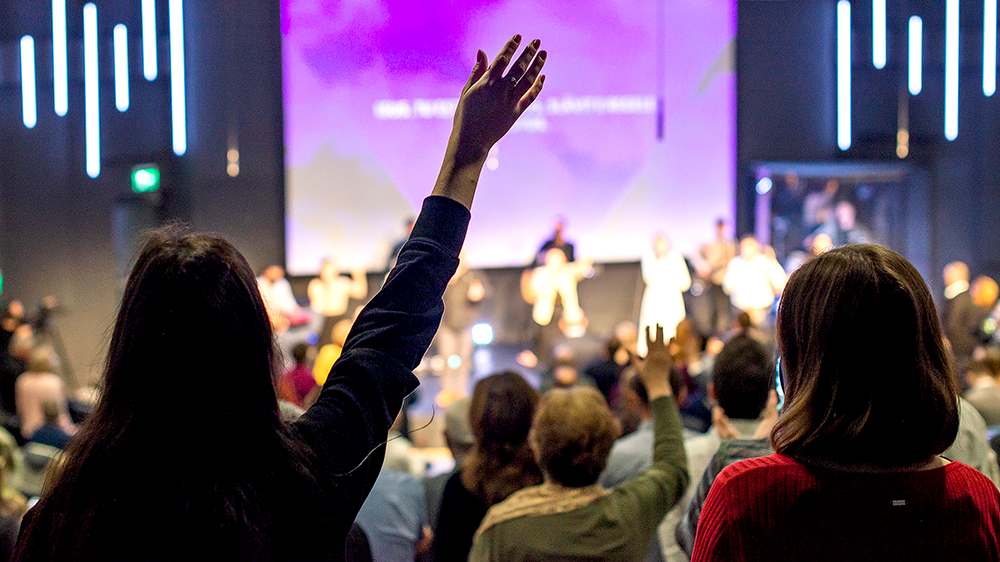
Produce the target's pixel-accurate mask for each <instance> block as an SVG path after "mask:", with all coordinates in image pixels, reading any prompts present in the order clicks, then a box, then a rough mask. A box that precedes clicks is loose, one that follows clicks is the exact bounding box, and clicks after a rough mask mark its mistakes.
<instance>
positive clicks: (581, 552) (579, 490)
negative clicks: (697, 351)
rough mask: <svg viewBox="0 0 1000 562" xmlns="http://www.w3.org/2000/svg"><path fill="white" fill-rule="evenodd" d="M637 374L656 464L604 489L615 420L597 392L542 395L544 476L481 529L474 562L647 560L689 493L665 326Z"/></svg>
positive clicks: (536, 439) (537, 424) (538, 425)
mask: <svg viewBox="0 0 1000 562" xmlns="http://www.w3.org/2000/svg"><path fill="white" fill-rule="evenodd" d="M646 338H647V347H648V349H649V354H648V355H647V357H646V361H645V364H644V365H642V366H641V367H640V368H639V376H640V377H642V382H643V383H644V384H645V385H646V390H647V392H648V394H649V405H650V409H651V410H652V411H653V464H652V466H650V467H649V468H648V469H647V470H646V471H645V472H643V473H641V474H639V475H638V476H636V477H634V478H632V479H631V480H627V481H626V482H624V483H622V484H620V485H619V486H617V487H616V488H614V489H613V490H606V489H604V488H603V487H601V485H600V484H598V481H597V480H598V477H599V476H600V474H601V472H603V470H604V467H605V465H606V464H607V460H608V455H609V454H610V452H611V446H612V444H613V443H614V441H615V438H617V437H618V434H619V433H620V428H619V424H618V420H617V419H615V417H614V416H613V415H612V414H611V410H610V409H608V405H607V403H606V402H605V401H604V398H603V397H602V396H601V394H600V393H599V392H597V390H595V389H593V388H589V387H582V386H577V387H574V388H571V389H568V390H566V389H556V390H551V391H549V392H548V393H547V394H545V396H543V397H542V400H541V402H540V403H539V405H538V413H537V414H535V419H534V422H533V423H532V426H531V434H530V443H531V448H532V449H533V450H534V453H535V458H536V459H537V460H538V465H539V466H540V467H541V469H542V474H544V476H545V482H544V483H543V484H541V485H539V486H532V487H530V488H525V489H523V490H521V491H519V492H515V493H514V494H512V495H511V496H510V497H509V498H507V499H506V500H505V501H503V502H501V503H499V504H497V505H495V506H493V507H492V508H490V510H489V512H487V514H486V517H485V519H483V522H482V524H481V525H480V526H479V530H478V531H477V532H476V537H475V541H474V543H473V546H472V553H471V554H470V555H469V560H470V561H471V562H487V561H489V562H517V561H529V560H530V561H531V562H540V561H546V560H551V561H556V560H605V561H611V560H621V561H628V560H642V559H644V558H645V556H646V553H647V552H649V546H650V543H651V542H652V540H653V538H654V536H655V533H656V528H657V526H659V524H660V522H661V521H663V518H664V516H666V514H667V512H668V511H670V509H671V508H672V507H673V506H674V504H676V503H677V500H679V499H680V497H681V495H682V494H683V493H684V490H685V489H686V488H687V482H688V473H687V460H686V457H685V455H684V441H683V439H682V437H681V421H680V416H679V414H678V412H677V404H676V402H675V401H674V398H673V395H672V392H671V390H670V383H669V381H668V376H669V373H670V368H671V363H672V362H671V359H670V352H669V350H668V349H667V344H666V343H665V342H664V341H663V328H662V327H661V326H658V327H657V329H656V338H655V339H654V338H653V337H651V334H650V331H649V330H647V331H646Z"/></svg>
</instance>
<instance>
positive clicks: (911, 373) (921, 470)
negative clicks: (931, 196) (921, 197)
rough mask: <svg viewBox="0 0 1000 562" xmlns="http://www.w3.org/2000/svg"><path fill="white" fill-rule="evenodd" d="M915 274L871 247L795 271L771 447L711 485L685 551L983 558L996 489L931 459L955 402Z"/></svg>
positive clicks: (993, 552) (725, 556)
mask: <svg viewBox="0 0 1000 562" xmlns="http://www.w3.org/2000/svg"><path fill="white" fill-rule="evenodd" d="M939 326H940V324H939V322H938V320H937V318H936V315H935V311H934V304H933V301H932V299H931V297H930V293H929V292H928V290H927V287H926V285H925V284H924V282H923V280H922V279H921V278H920V274H919V273H918V272H917V271H916V269H914V267H913V266H912V265H910V263H909V262H907V261H906V260H905V259H904V258H903V257H902V256H900V255H898V254H896V253H895V252H892V251H891V250H888V249H885V248H883V247H880V246H873V245H856V246H846V247H844V248H839V249H836V250H831V251H830V252H827V253H826V254H823V255H822V256H820V257H818V258H816V259H814V260H812V261H810V262H808V263H806V264H805V265H803V266H802V268H800V269H799V270H798V271H797V272H795V274H793V275H792V278H791V280H790V281H789V283H788V286H787V287H786V288H785V292H784V297H783V299H782V306H781V309H780V310H779V312H778V325H777V328H778V344H779V349H780V351H781V365H780V367H781V369H780V371H779V372H780V378H781V382H782V387H783V389H784V393H785V404H784V409H783V411H782V413H781V416H780V417H779V418H778V421H777V424H776V425H775V427H774V429H773V431H772V434H771V439H772V442H773V444H774V448H775V450H776V451H777V453H776V454H773V455H769V456H766V457H762V458H758V459H750V460H746V461H741V462H738V463H736V464H734V465H731V466H729V467H728V468H726V469H725V470H723V472H722V474H720V475H719V478H718V479H717V480H716V482H715V483H714V484H713V485H712V488H711V491H710V492H709V497H708V500H707V501H706V503H705V507H704V510H703V511H702V512H701V515H700V517H699V521H698V528H697V535H696V540H695V544H694V553H693V556H692V559H693V560H694V561H696V562H698V561H702V560H713V561H722V560H765V559H766V560H991V559H996V557H997V553H998V552H1000V492H998V491H997V488H996V486H995V485H994V484H993V483H992V482H990V480H989V479H988V478H986V477H985V476H983V475H982V474H980V473H979V472H977V471H975V470H973V469H972V468H970V467H968V466H966V465H964V464H962V463H960V462H957V461H949V460H947V459H946V458H943V457H941V456H940V455H941V454H942V453H943V452H944V451H945V449H946V448H947V447H948V446H949V445H950V444H951V443H952V442H953V441H954V440H955V436H956V434H957V433H958V429H959V416H960V412H959V409H960V406H959V403H958V387H957V384H956V377H955V376H954V374H953V373H952V369H951V362H950V361H949V358H948V355H947V352H946V350H945V348H944V346H943V344H942V342H943V341H944V340H943V337H942V335H941V333H940V327H939Z"/></svg>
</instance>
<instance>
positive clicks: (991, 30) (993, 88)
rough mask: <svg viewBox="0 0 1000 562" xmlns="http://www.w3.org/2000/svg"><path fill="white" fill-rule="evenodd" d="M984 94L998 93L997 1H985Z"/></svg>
mask: <svg viewBox="0 0 1000 562" xmlns="http://www.w3.org/2000/svg"><path fill="white" fill-rule="evenodd" d="M983 17H984V21H983V94H984V95H985V96H987V97H989V96H992V95H993V94H995V93H997V0H983Z"/></svg>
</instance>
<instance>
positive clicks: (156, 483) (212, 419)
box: [28, 227, 308, 558]
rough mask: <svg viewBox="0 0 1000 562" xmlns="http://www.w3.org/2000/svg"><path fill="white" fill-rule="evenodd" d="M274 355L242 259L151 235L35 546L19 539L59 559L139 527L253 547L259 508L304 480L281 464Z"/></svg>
mask: <svg viewBox="0 0 1000 562" xmlns="http://www.w3.org/2000/svg"><path fill="white" fill-rule="evenodd" d="M273 357H274V350H273V341H272V334H271V328H270V324H269V322H268V321H267V317H266V315H265V312H264V306H263V303H262V301H261V297H260V294H259V292H258V289H257V284H256V282H255V279H254V275H253V272H252V270H251V269H250V266H249V265H248V264H247V262H246V260H245V259H244V258H243V256H242V255H240V253H239V252H238V251H237V250H236V249H235V248H234V247H233V246H232V245H231V244H229V243H228V242H226V241H225V240H223V239H222V238H219V237H216V236H210V235H201V234H190V233H187V232H185V231H183V230H180V229H178V228H175V227H169V228H165V229H161V230H158V231H154V232H153V233H152V234H151V235H149V237H148V239H147V241H146V242H145V244H144V245H143V247H142V249H141V252H140V254H139V256H138V258H137V260H136V262H135V265H134V267H133V269H132V272H131V274H130V275H129V278H128V282H127V284H126V287H125V290H124V294H123V296H122V301H121V305H120V308H119V311H118V316H117V319H116V320H115V324H114V329H113V333H112V336H111V342H110V346H109V349H108V354H107V360H106V364H105V369H104V378H103V381H102V392H101V396H100V399H99V401H98V404H97V406H96V408H95V410H94V412H93V414H91V416H90V417H89V418H88V420H87V421H86V423H85V424H84V425H83V427H82V428H81V431H80V432H79V433H78V434H77V435H76V436H75V438H74V439H73V441H72V442H71V443H70V445H69V447H68V449H67V451H66V455H65V459H66V460H65V463H63V465H62V466H61V467H60V470H59V472H58V474H57V475H56V476H55V478H54V483H53V485H51V486H50V487H49V488H48V490H47V492H46V493H45V494H44V495H43V498H42V501H41V503H40V504H39V509H38V510H36V511H38V514H37V517H36V518H35V524H34V525H33V529H29V530H28V534H29V535H30V534H31V533H32V532H33V531H34V529H45V531H44V535H42V536H37V537H31V538H32V539H33V540H32V541H29V542H31V543H32V544H33V545H34V547H35V548H37V547H38V545H41V544H45V543H48V544H49V545H50V546H48V547H47V548H51V549H52V550H51V551H50V552H49V553H48V554H49V555H50V557H52V558H62V557H65V556H66V555H67V552H66V551H65V550H64V551H61V554H60V553H59V552H57V550H58V549H70V550H72V549H77V550H81V551H87V550H88V549H90V548H102V547H101V546H99V545H103V546H104V547H106V546H108V545H109V544H110V543H109V542H107V541H108V540H109V536H110V535H111V534H113V533H119V534H124V535H130V534H129V532H128V531H127V530H123V526H131V525H138V522H139V521H142V522H143V526H142V527H141V529H142V531H141V532H142V533H149V534H150V535H156V534H157V533H160V534H166V535H171V534H174V535H178V536H180V535H183V536H185V537H187V538H185V539H184V541H187V540H188V539H189V538H190V537H193V536H195V534H197V533H204V532H207V531H206V530H207V529H208V528H214V529H215V530H216V531H215V532H216V533H217V535H216V538H215V539H213V540H216V541H217V542H218V544H217V545H216V546H218V545H221V544H226V545H228V546H227V548H239V549H240V551H241V552H242V551H243V550H242V549H244V548H246V549H249V550H250V551H253V550H254V549H256V550H262V549H263V548H264V546H263V545H266V544H269V542H268V541H269V540H270V539H269V536H270V535H269V533H268V532H266V531H265V530H264V529H265V528H270V527H271V526H273V525H275V524H277V523H275V522H274V521H273V520H271V519H269V517H270V515H267V513H268V511H269V508H268V506H271V508H273V507H274V505H275V502H280V501H284V500H282V499H281V498H282V497H283V496H284V495H288V496H290V497H302V494H301V489H295V487H296V486H297V485H298V484H296V483H300V482H302V481H303V480H302V479H303V478H308V476H307V475H308V469H305V468H301V467H303V466H305V464H306V462H305V458H306V457H305V456H302V457H296V458H297V459H298V460H299V461H302V462H298V463H296V464H294V465H293V463H292V461H291V458H292V455H293V454H297V452H296V451H295V450H294V447H293V446H292V445H291V443H292V442H291V440H289V439H287V437H286V433H285V429H284V426H283V425H282V423H281V421H280V418H279V415H278V407H277V400H276V397H275V391H274V383H273V375H272V372H273V366H272V364H273ZM278 488H283V491H282V492H281V494H278V493H277V492H276V490H277V489H278ZM156 522H159V524H157V523H156ZM278 523H280V522H278ZM112 529H115V530H114V531H112ZM138 529H139V528H138V527H137V528H136V529H134V530H133V533H132V534H133V535H134V534H135V533H137V532H138ZM185 530H186V531H185ZM220 530H224V531H225V532H219V531H220ZM38 532H39V533H41V532H42V531H38ZM130 540H131V539H130ZM190 540H195V539H193V538H190ZM184 541H180V542H179V543H178V544H188V543H186V542H184ZM177 548H182V547H177ZM74 554H75V553H74ZM79 555H80V556H85V555H86V554H85V552H81V553H80V554H79Z"/></svg>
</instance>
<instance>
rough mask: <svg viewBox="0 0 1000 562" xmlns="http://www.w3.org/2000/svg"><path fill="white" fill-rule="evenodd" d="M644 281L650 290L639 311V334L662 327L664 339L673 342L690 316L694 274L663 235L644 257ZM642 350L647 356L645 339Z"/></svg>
mask: <svg viewBox="0 0 1000 562" xmlns="http://www.w3.org/2000/svg"><path fill="white" fill-rule="evenodd" d="M642 280H643V282H645V283H646V290H645V291H643V293H642V308H640V310H639V333H640V334H645V333H646V328H647V327H649V328H651V329H652V330H654V331H655V330H656V326H657V325H660V326H663V337H664V339H665V340H666V341H670V338H673V337H674V335H675V334H676V332H677V324H680V322H681V320H684V316H685V314H686V311H685V309H684V291H687V290H688V289H690V288H691V273H690V272H689V271H688V266H687V263H686V262H685V261H684V256H683V255H681V253H680V252H679V251H678V250H677V249H675V248H673V247H672V246H671V244H670V241H669V240H667V237H666V236H664V235H662V234H657V235H656V238H655V239H654V240H653V247H652V248H650V249H649V250H648V251H647V252H646V253H645V254H644V255H643V256H642ZM638 348H639V349H638V351H639V355H645V354H646V342H645V341H643V338H639V345H638Z"/></svg>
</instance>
